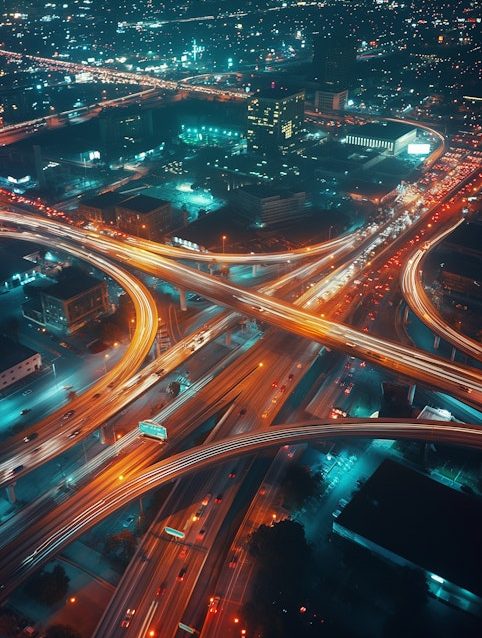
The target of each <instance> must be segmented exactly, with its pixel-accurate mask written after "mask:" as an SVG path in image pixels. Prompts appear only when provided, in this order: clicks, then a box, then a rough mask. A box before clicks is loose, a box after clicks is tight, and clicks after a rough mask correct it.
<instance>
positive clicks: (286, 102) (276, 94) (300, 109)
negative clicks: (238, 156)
mask: <svg viewBox="0 0 482 638" xmlns="http://www.w3.org/2000/svg"><path fill="white" fill-rule="evenodd" d="M304 105H305V92H304V91H303V90H302V91H289V90H288V89H284V88H271V89H269V90H266V91H261V92H260V93H257V94H256V95H254V96H253V97H251V99H250V100H249V102H248V134H247V137H248V148H249V150H251V151H254V152H255V153H261V154H266V153H269V152H272V151H281V152H282V153H287V152H289V151H292V150H294V148H295V147H296V144H297V142H298V140H299V138H300V137H301V135H302V133H303V122H304Z"/></svg>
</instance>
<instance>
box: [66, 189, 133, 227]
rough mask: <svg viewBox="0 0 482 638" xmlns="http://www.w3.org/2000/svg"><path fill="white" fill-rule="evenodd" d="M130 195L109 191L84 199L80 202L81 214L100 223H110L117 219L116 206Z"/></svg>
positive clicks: (84, 217)
mask: <svg viewBox="0 0 482 638" xmlns="http://www.w3.org/2000/svg"><path fill="white" fill-rule="evenodd" d="M127 198H128V196H126V195H121V194H120V193H116V192H114V191H108V192H107V193H102V194H101V195H96V196H95V197H89V198H86V199H82V200H81V202H80V204H79V211H78V212H79V215H80V216H81V217H82V218H83V219H87V220H89V221H91V222H94V223H98V224H110V223H114V222H115V220H116V216H115V207H116V206H117V205H118V204H120V202H122V201H123V200H124V199H127Z"/></svg>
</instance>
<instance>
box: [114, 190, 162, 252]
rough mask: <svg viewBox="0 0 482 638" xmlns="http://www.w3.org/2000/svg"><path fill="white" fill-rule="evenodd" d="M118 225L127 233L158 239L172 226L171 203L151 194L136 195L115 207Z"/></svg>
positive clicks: (153, 239)
mask: <svg viewBox="0 0 482 638" xmlns="http://www.w3.org/2000/svg"><path fill="white" fill-rule="evenodd" d="M115 214H116V224H117V227H118V228H119V229H120V230H122V231H123V232H125V233H129V234H130V235H136V236H137V237H143V238H144V239H151V240H152V241H158V240H160V239H162V237H163V235H164V234H165V233H166V232H167V231H168V230H169V229H170V228H171V227H172V209H171V204H170V203H169V202H166V201H164V200H162V199H157V197H150V196H149V195H135V196H134V197H130V198H129V199H125V200H123V201H122V202H120V203H119V204H118V205H117V206H116V207H115Z"/></svg>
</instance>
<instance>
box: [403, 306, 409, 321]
mask: <svg viewBox="0 0 482 638" xmlns="http://www.w3.org/2000/svg"><path fill="white" fill-rule="evenodd" d="M408 312H409V310H408V306H405V310H404V311H403V323H407V321H408Z"/></svg>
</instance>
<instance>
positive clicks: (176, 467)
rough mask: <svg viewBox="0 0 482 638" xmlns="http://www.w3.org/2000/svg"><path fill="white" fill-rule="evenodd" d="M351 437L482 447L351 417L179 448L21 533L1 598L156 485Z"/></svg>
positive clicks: (465, 433) (475, 441)
mask: <svg viewBox="0 0 482 638" xmlns="http://www.w3.org/2000/svg"><path fill="white" fill-rule="evenodd" d="M347 436H348V437H365V438H388V439H398V438H400V439H417V440H426V441H432V442H433V441H435V442H443V443H446V444H453V445H466V446H471V447H475V448H482V430H481V429H480V428H477V427H476V426H472V425H466V424H461V423H446V422H440V421H405V420H401V419H400V420H397V419H390V420H387V419H371V420H368V421H357V420H356V419H347V420H340V421H337V422H336V423H333V421H324V422H320V421H309V422H303V423H298V424H293V425H289V426H285V425H284V426H276V427H273V428H272V429H270V430H268V431H262V432H253V433H248V434H241V435H238V436H234V437H231V438H228V439H223V440H220V441H217V442H214V443H210V444H206V445H201V446H198V447H195V448H192V449H190V450H188V451H185V452H180V453H179V454H176V455H174V456H172V457H170V458H168V459H165V460H163V461H161V462H159V463H157V464H156V465H154V466H152V467H151V468H149V469H148V470H145V471H143V472H140V473H138V474H137V475H134V476H133V477H131V478H130V479H126V480H125V481H124V482H123V483H122V484H121V486H120V487H119V488H117V489H116V490H114V491H113V492H111V494H110V495H109V497H108V498H106V497H103V498H100V499H99V500H96V501H94V502H92V501H90V502H89V504H88V505H87V507H86V509H85V510H84V511H83V512H81V513H79V514H76V515H75V516H74V517H72V519H71V520H69V522H68V523H66V524H64V525H59V526H58V527H57V528H56V530H55V531H54V532H52V533H51V534H50V535H49V536H48V537H47V538H43V535H42V536H40V538H41V542H40V543H39V545H37V547H35V549H33V551H32V540H34V539H32V534H31V530H29V529H27V530H24V531H23V532H22V533H20V534H19V535H18V537H17V539H16V540H15V542H14V543H13V546H11V545H9V546H7V547H5V548H3V549H2V551H1V552H0V565H1V568H0V600H3V599H5V598H6V597H7V596H8V595H9V594H10V593H11V592H12V591H13V590H14V589H15V588H16V587H17V586H18V585H19V584H20V582H22V581H23V580H24V579H25V578H27V576H29V575H30V574H31V573H32V572H33V571H35V570H36V569H38V568H39V567H40V566H41V565H42V564H44V563H45V562H47V561H48V560H50V559H51V558H52V557H53V556H54V555H55V554H57V553H58V552H59V551H60V550H61V549H62V548H63V547H65V546H66V545H68V544H69V543H71V542H72V541H74V540H75V539H76V538H78V537H79V536H80V535H81V534H82V533H84V532H85V531H86V530H87V529H89V528H90V527H92V526H93V525H95V524H96V523H98V522H100V521H101V520H102V519H104V518H105V517H106V516H109V515H110V514H112V513H113V512H115V511H116V510H117V509H119V508H120V507H122V506H123V505H126V504H127V503H129V502H130V501H131V500H133V499H135V498H138V497H139V496H141V495H142V494H144V493H145V492H148V491H149V490H151V489H153V488H154V487H157V486H159V485H162V484H165V483H168V482H170V481H172V480H175V479H178V478H181V477H183V476H186V475H188V474H190V473H191V472H194V471H199V470H202V469H205V468H208V467H211V466H212V465H213V464H215V463H218V462H223V461H227V460H230V459H232V458H237V457H239V456H241V455H245V454H250V453H253V452H256V451H258V450H262V449H265V448H269V447H273V446H281V445H286V444H292V443H301V442H304V441H311V440H318V439H326V438H336V437H347Z"/></svg>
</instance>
